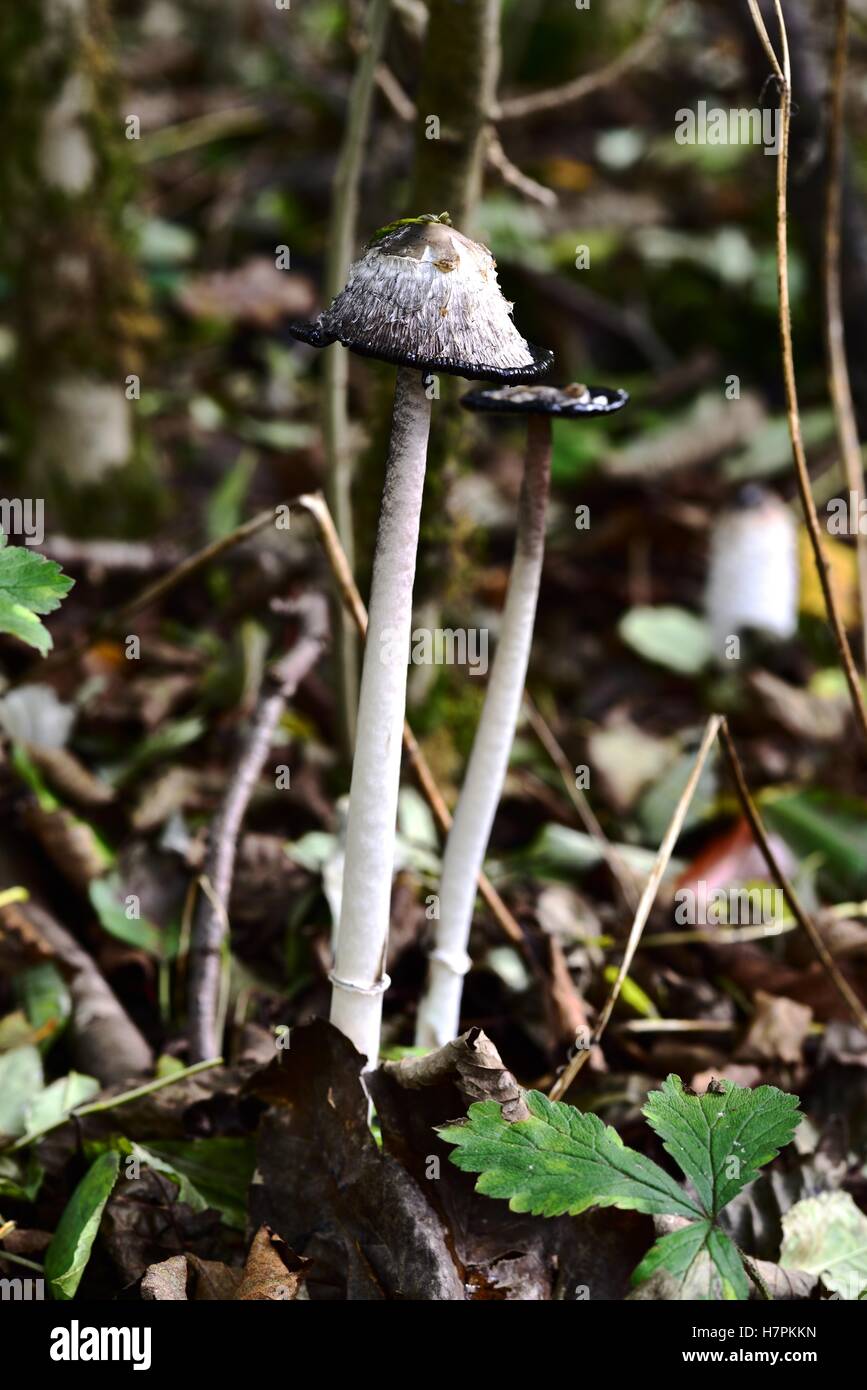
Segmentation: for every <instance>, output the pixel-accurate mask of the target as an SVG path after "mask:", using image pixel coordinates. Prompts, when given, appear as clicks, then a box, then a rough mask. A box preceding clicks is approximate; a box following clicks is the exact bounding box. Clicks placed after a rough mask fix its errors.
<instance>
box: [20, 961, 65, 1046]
mask: <svg viewBox="0 0 867 1390" xmlns="http://www.w3.org/2000/svg"><path fill="white" fill-rule="evenodd" d="M15 993H16V994H17V995H18V997H19V998H20V999H21V1001H22V1003H23V1004H24V1007H25V1009H26V1011H27V1018H28V1020H29V1021H30V1024H31V1026H32V1027H33V1028H34V1029H37V1030H39V1029H46V1030H48V1036H47V1038H46V1039H45V1042H44V1043H43V1045H42V1046H43V1051H47V1049H48V1047H50V1045H51V1044H52V1043H53V1042H55V1041H56V1040H57V1038H58V1037H59V1036H60V1034H61V1033H62V1031H63V1029H64V1027H65V1026H66V1023H67V1021H68V1019H69V1016H70V1014H71V1013H72V995H71V994H70V992H69V986H68V985H67V983H66V981H65V980H64V978H63V976H62V975H61V973H60V971H59V970H58V969H57V966H56V965H54V963H53V962H52V961H44V962H43V964H42V965H31V966H30V968H29V969H28V970H22V972H21V974H20V975H19V976H18V977H17V979H16V980H15Z"/></svg>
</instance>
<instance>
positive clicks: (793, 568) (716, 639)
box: [705, 483, 798, 665]
mask: <svg viewBox="0 0 867 1390" xmlns="http://www.w3.org/2000/svg"><path fill="white" fill-rule="evenodd" d="M705 612H706V614H707V619H708V623H709V625H710V630H711V640H712V643H713V655H714V659H715V660H716V661H717V662H718V663H719V664H720V665H723V664H725V662H727V661H730V660H733V659H736V658H738V657H739V656H740V655H741V643H742V641H746V643H747V652H746V653H745V655H747V656H749V655H750V654H754V653H755V652H756V651H760V650H761V649H762V647H763V646H767V645H768V643H770V644H772V645H773V644H774V643H776V644H779V643H783V642H786V641H787V640H788V639H789V638H791V637H793V636H794V634H795V632H796V631H797V626H798V537H797V528H796V525H795V521H794V518H793V516H792V514H791V512H790V510H789V508H788V507H787V506H786V505H785V503H784V502H782V501H781V500H780V499H779V498H778V497H777V496H776V495H775V494H774V493H772V492H768V491H767V490H766V489H765V488H762V487H759V486H758V485H757V484H755V483H749V484H747V485H746V486H745V487H743V488H741V489H740V491H739V492H738V494H737V497H736V498H735V502H734V505H733V506H732V507H730V508H728V509H727V510H726V511H724V512H723V513H722V514H721V515H720V517H719V518H718V520H717V522H716V525H715V526H714V529H713V534H712V537H711V546H710V567H709V571H708V580H707V589H706V592H705Z"/></svg>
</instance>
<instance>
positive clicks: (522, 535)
mask: <svg viewBox="0 0 867 1390" xmlns="http://www.w3.org/2000/svg"><path fill="white" fill-rule="evenodd" d="M527 423H528V429H529V432H528V436H527V455H526V460H525V464H524V481H523V485H522V488H521V500H520V505H519V512H518V534H517V539H516V544H515V558H514V561H513V564H512V572H511V575H510V577H509V588H508V592H507V595H506V605H505V608H504V610H503V618H502V625H501V628H500V639H499V643H498V646H497V654H496V658H495V660H494V665H493V668H492V670H491V677H490V680H489V682H488V689H487V693H486V695H485V703H484V706H483V708H482V714H481V718H480V720H479V726H478V729H477V731H476V736H475V739H474V741H473V749H472V753H471V754H470V761H469V765H468V767H467V775H466V779H465V781H464V785H463V788H462V790H461V794H460V797H459V798H458V804H457V807H456V808H455V815H454V823H453V825H452V828H451V830H450V832H449V837H448V841H447V843H446V850H445V856H444V859H443V871H442V878H441V880H440V917H439V921H438V923H437V930H436V940H435V944H434V949H433V951H432V952H431V958H430V965H429V970H428V980H427V986H426V989H425V993H424V997H423V999H422V1001H421V1004H420V1006H419V1013H418V1021H417V1024H416V1038H415V1041H416V1045H417V1046H419V1047H442V1046H443V1045H444V1044H445V1043H447V1042H449V1041H451V1039H452V1038H455V1037H457V1034H458V1024H459V1020H460V1010H461V994H462V992H463V981H464V975H465V974H466V972H467V970H468V969H469V965H470V959H469V956H468V954H467V946H468V944H469V939H470V927H471V925H472V920H473V906H474V904H475V898H476V882H477V879H478V874H479V870H480V869H481V867H482V862H483V860H484V857H485V850H486V849H487V845H488V839H489V837H490V834H491V827H492V825H493V823H494V816H495V814H496V810H497V805H498V802H499V800H500V795H501V793H502V789H503V783H504V782H505V779H506V770H507V768H508V764H509V755H510V753H511V749H512V742H513V740H514V737H515V729H516V727H517V723H518V715H519V712H520V708H521V700H522V697H523V693H524V682H525V679H526V675H527V665H528V663H529V659H530V648H531V645H532V641H533V625H534V622H535V618H536V602H537V599H538V595H539V581H540V579H541V575H542V560H543V557H544V552H545V512H546V508H547V502H548V490H549V486H550V480H551V421H550V419H549V418H547V417H546V416H530V417H529V419H528V422H527Z"/></svg>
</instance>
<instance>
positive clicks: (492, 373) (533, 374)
mask: <svg viewBox="0 0 867 1390" xmlns="http://www.w3.org/2000/svg"><path fill="white" fill-rule="evenodd" d="M287 330H288V332H289V333H291V335H292V337H293V338H297V339H298V341H299V342H300V343H308V344H309V345H310V346H311V347H317V348H324V347H330V346H331V344H332V343H336V342H342V343H343V346H344V347H346V348H348V349H349V350H350V352H354V353H357V354H358V356H359V357H372V358H375V359H376V360H377V361H378V362H389V363H391V364H392V366H395V367H417V368H418V369H419V371H422V372H443V373H444V374H445V375H447V376H462V377H464V378H465V379H466V380H467V381H500V382H511V383H512V384H513V385H515V386H518V385H520V384H522V383H528V382H531V381H538V379H539V377H541V376H544V375H545V374H546V373H547V372H549V371H550V370H551V368H552V366H553V365H554V354H553V352H551V350H550V348H540V347H535V346H534V345H533V344H532V343H528V344H527V347H528V348H529V351H530V355H531V357H532V359H533V360H532V362H530V363H528V365H527V366H526V367H491V366H486V365H483V364H479V363H475V364H473V363H469V362H453V361H452V362H450V361H445V360H444V359H443V358H433V359H430V358H428V359H425V358H423V357H421V356H420V355H418V354H410V353H385V352H380V351H378V350H377V349H374V348H370V347H368V346H367V345H366V344H365V343H356V342H352V341H351V340H350V339H348V338H337V337H335V336H334V335H333V334H331V333H329V332H327V331H326V330H325V329H324V328H323V327H322V325H321V324H320V323H319V322H316V323H290V324H288V325H287Z"/></svg>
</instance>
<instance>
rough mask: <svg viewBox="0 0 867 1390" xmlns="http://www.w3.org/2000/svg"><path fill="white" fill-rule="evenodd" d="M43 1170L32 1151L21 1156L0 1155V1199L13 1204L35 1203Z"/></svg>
mask: <svg viewBox="0 0 867 1390" xmlns="http://www.w3.org/2000/svg"><path fill="white" fill-rule="evenodd" d="M44 1177H45V1169H44V1168H43V1167H42V1164H41V1163H40V1162H39V1160H38V1158H37V1157H36V1152H35V1150H34V1149H28V1150H27V1152H26V1153H21V1154H0V1197H5V1198H7V1200H9V1201H14V1202H35V1201H36V1198H37V1196H38V1194H39V1189H40V1187H41V1186H42V1179H43V1178H44Z"/></svg>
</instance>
